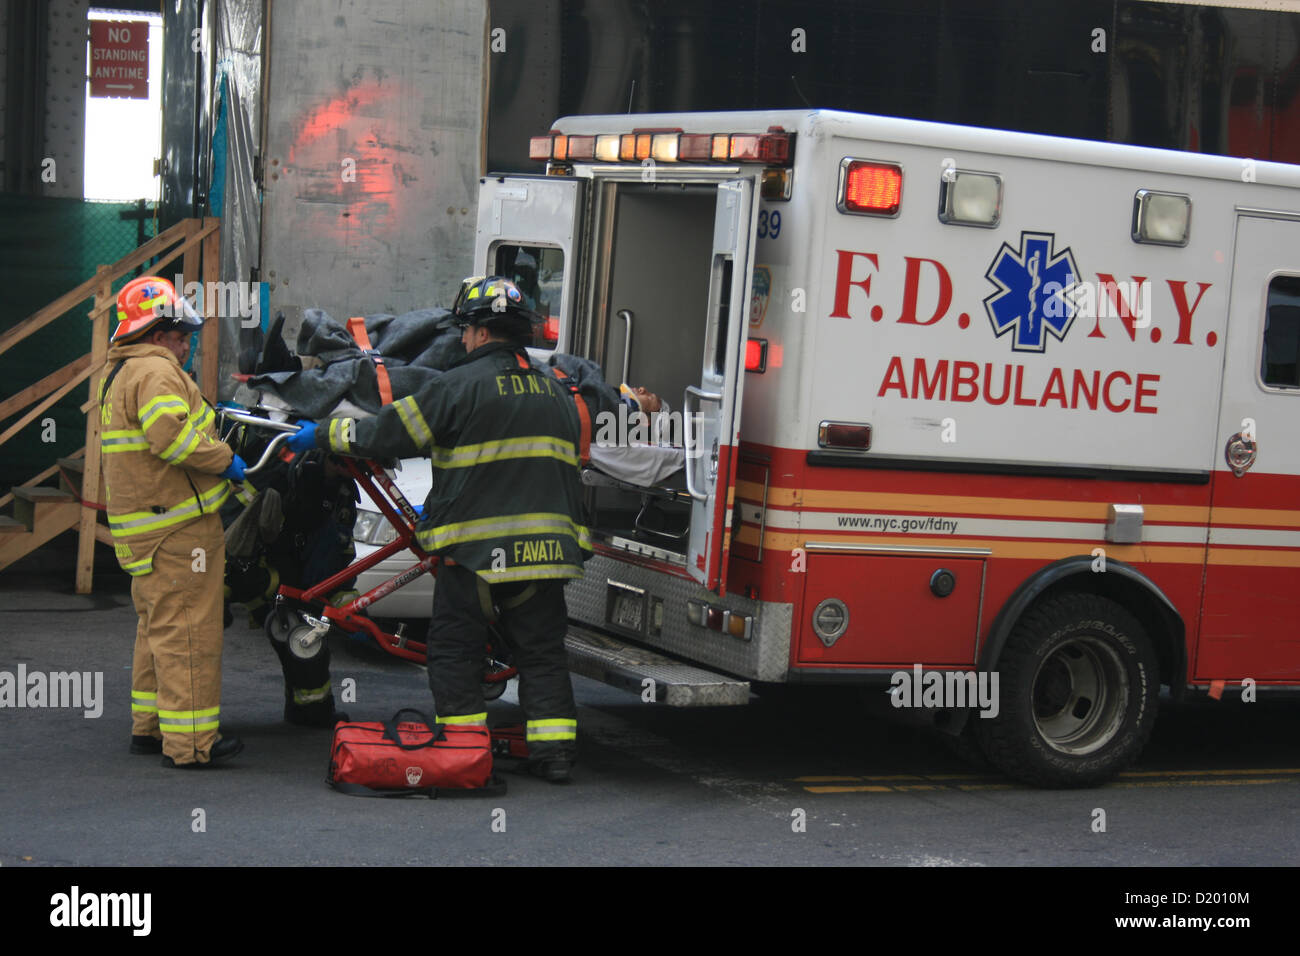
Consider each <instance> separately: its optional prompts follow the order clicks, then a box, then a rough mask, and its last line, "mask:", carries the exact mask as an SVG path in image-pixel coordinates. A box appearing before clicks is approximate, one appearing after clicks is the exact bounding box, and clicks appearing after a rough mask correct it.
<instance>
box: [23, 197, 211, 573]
mask: <svg viewBox="0 0 1300 956" xmlns="http://www.w3.org/2000/svg"><path fill="white" fill-rule="evenodd" d="M220 237H221V220H220V219H215V218H206V219H183V220H181V221H180V222H178V223H177V224H176V225H174V226H172V227H171V228H170V229H168V230H167V231H166V232H163V233H161V234H160V235H158V236H156V237H155V238H153V239H150V240H149V241H148V242H146V243H145V244H144V245H142V246H140V247H139V248H138V249H136V250H135V251H134V252H132V253H130V254H129V255H126V256H123V257H122V258H121V259H119V260H118V261H117V262H115V263H113V264H112V265H102V266H100V267H99V268H98V269H97V270H96V272H95V275H94V276H92V277H91V278H89V279H87V280H86V281H85V282H83V283H81V284H80V285H79V286H77V287H76V288H75V289H72V290H70V291H68V292H66V293H64V294H63V295H61V296H59V297H58V298H57V299H55V300H54V301H53V302H51V303H50V304H49V305H47V306H45V307H44V308H42V309H40V310H38V311H37V312H35V313H34V314H32V315H31V316H29V317H28V318H26V319H24V320H23V321H22V322H19V323H18V324H17V325H15V326H14V327H13V328H11V329H8V330H7V331H5V332H3V333H0V355H3V354H4V353H5V352H6V351H7V350H8V349H10V348H12V347H13V346H14V345H16V344H18V343H19V342H21V341H23V340H24V339H25V338H27V337H28V336H29V335H31V334H32V333H33V332H36V331H37V330H39V329H42V328H44V327H45V326H47V325H49V324H50V323H51V322H53V321H54V320H55V319H57V318H59V317H60V316H62V315H64V314H65V313H67V312H68V310H69V309H72V308H73V307H75V306H76V305H77V303H79V302H82V301H83V300H85V299H87V298H90V297H92V296H93V297H94V306H93V307H92V308H91V310H90V313H89V315H90V322H91V346H90V352H89V353H87V354H85V355H82V356H80V357H78V358H76V359H74V360H73V361H71V362H69V363H68V364H67V365H65V366H63V367H62V368H60V369H58V370H57V371H54V372H51V373H50V374H49V375H46V376H45V377H44V378H42V379H41V380H40V381H38V382H36V383H35V384H34V385H30V386H28V387H27V388H24V389H23V390H22V391H20V392H18V393H17V394H15V395H13V396H11V397H9V398H6V399H5V400H4V401H2V402H0V421H3V420H4V419H5V418H7V417H9V416H10V415H13V414H15V413H17V412H18V411H19V410H21V409H23V408H26V407H27V406H28V405H30V404H32V403H33V402H35V403H36V404H35V405H34V406H33V407H32V408H31V409H29V410H28V411H27V412H26V413H25V414H24V415H23V416H22V417H21V418H19V419H18V421H16V422H14V424H12V425H10V426H9V427H8V428H6V429H5V430H4V432H3V433H0V445H3V444H4V443H5V442H6V441H8V440H9V439H10V438H12V437H13V436H14V435H16V434H17V433H18V432H19V431H21V430H22V429H23V428H25V427H27V425H29V424H31V423H32V422H33V421H35V419H36V418H37V416H39V415H40V414H41V413H42V412H44V411H45V410H46V409H48V408H49V407H50V406H51V405H53V404H54V403H55V402H57V401H58V400H59V399H61V398H62V397H63V396H65V395H67V394H68V393H69V392H71V391H72V390H73V389H74V388H76V387H77V386H78V385H80V384H81V383H82V382H84V381H86V379H90V398H89V400H88V401H87V402H86V404H85V405H83V406H82V408H81V410H82V412H89V411H90V409H91V408H92V407H94V405H95V397H96V395H97V394H98V392H99V382H100V378H101V377H102V375H103V371H104V362H105V357H106V355H107V353H108V337H109V327H110V320H112V319H115V318H116V315H115V312H116V297H115V296H114V295H113V283H114V282H115V281H116V280H118V279H120V278H122V277H123V276H125V275H126V274H127V273H129V272H132V271H134V270H135V269H136V268H138V267H140V266H142V265H145V264H146V263H149V261H150V260H151V259H153V258H154V257H155V256H158V257H159V259H158V261H157V262H155V263H153V264H152V265H150V266H149V271H150V272H151V273H153V274H155V275H161V276H164V277H167V278H172V275H174V271H175V270H169V268H168V267H169V266H171V264H172V263H174V262H175V261H176V260H177V259H179V260H180V270H179V272H180V274H181V276H182V280H183V281H184V282H194V281H199V282H202V283H203V286H204V288H205V289H212V288H213V285H212V284H213V283H215V282H216V281H217V279H218V277H219V270H220V258H221V253H220V249H221V247H220V241H221V239H220ZM169 273H171V274H169ZM176 291H177V292H181V293H182V294H183V291H184V290H183V289H181V288H178V289H177V290H176ZM215 298H216V297H215V296H211V295H204V296H203V304H204V311H205V312H206V313H207V315H206V318H209V319H211V318H214V316H213V315H212V312H213V309H214V299H215ZM217 345H218V323H217V322H215V321H206V322H204V323H203V331H202V332H201V333H200V339H199V359H198V367H197V368H196V371H197V372H198V381H199V389H200V391H202V392H203V394H204V396H205V397H206V398H207V399H208V400H209V401H215V400H216V396H217ZM85 459H86V460H85V473H84V478H83V479H82V486H81V500H82V507H81V521H80V524H79V527H78V535H79V537H78V542H77V593H78V594H87V593H89V592H90V589H91V582H92V577H93V573H94V566H95V561H94V558H95V539H96V533H95V529H96V524H97V522H96V510H95V508H94V502H97V501H98V500H99V495H100V489H101V486H102V484H101V481H100V471H99V416H98V415H90V414H87V416H86V446H85ZM56 471H57V466H54V467H51V468H49V469H47V470H46V471H44V472H42V473H41V474H40V475H37V476H36V477H34V478H32V479H30V482H29V483H39V482H41V481H43V480H45V479H46V478H49V477H50V476H52V475H53V474H55V472H56ZM12 498H13V495H12V494H10V495H6V496H5V497H4V498H0V506H3V505H4V504H5V503H6V501H9V500H12Z"/></svg>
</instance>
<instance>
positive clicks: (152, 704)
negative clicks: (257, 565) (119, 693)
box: [131, 514, 226, 764]
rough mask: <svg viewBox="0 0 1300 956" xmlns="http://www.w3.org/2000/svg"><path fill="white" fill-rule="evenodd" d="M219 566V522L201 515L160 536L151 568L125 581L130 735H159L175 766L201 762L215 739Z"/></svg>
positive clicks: (222, 543) (222, 550)
mask: <svg viewBox="0 0 1300 956" xmlns="http://www.w3.org/2000/svg"><path fill="white" fill-rule="evenodd" d="M225 563H226V540H225V536H224V534H223V533H222V530H221V519H220V518H219V517H217V515H215V514H207V515H203V516H202V517H200V518H199V519H197V520H195V521H191V522H189V523H188V524H184V525H182V526H181V527H179V528H177V529H176V530H175V531H173V532H172V533H171V534H169V535H168V536H167V537H166V538H164V539H163V541H162V543H161V544H160V545H159V546H158V550H157V551H155V552H154V556H153V570H152V571H151V572H150V573H149V574H143V575H140V576H139V577H136V578H133V579H132V580H131V598H132V600H133V602H134V603H135V610H136V613H137V614H138V615H139V622H138V624H137V627H136V636H135V654H134V662H133V666H132V670H131V725H132V726H131V732H132V733H133V734H138V735H141V736H152V737H157V736H158V735H159V732H161V734H162V741H163V753H164V754H166V755H167V756H168V757H171V758H172V760H174V761H175V762H176V763H178V764H185V763H195V762H197V763H207V762H208V752H209V751H210V750H211V749H212V745H213V744H214V743H216V741H217V740H218V734H217V725H218V723H219V722H220V718H221V642H222V633H221V632H222V624H223V621H222V609H221V597H222V590H223V578H224V575H225Z"/></svg>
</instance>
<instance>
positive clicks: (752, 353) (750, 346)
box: [745, 339, 767, 372]
mask: <svg viewBox="0 0 1300 956" xmlns="http://www.w3.org/2000/svg"><path fill="white" fill-rule="evenodd" d="M766 369H767V339H750V340H748V341H747V342H746V343H745V371H746V372H762V371H765V370H766Z"/></svg>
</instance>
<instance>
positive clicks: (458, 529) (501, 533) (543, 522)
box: [416, 512, 591, 551]
mask: <svg viewBox="0 0 1300 956" xmlns="http://www.w3.org/2000/svg"><path fill="white" fill-rule="evenodd" d="M524 534H567V535H572V536H573V537H575V538H577V539H578V543H579V545H581V546H582V547H584V548H587V547H588V546H589V545H590V544H591V538H590V535H589V533H588V531H587V529H586V528H584V527H583V526H582V525H580V524H575V523H574V521H573V519H571V518H570V517H569V516H568V515H562V514H553V513H549V512H534V513H531V514H521V515H506V516H503V517H493V518H479V519H477V520H475V521H458V522H454V523H452V524H444V525H440V526H438V527H437V528H426V529H424V530H422V531H419V532H417V535H416V536H417V537H418V538H419V540H420V544H421V546H423V547H424V549H425V550H426V551H427V550H430V549H437V548H445V547H447V546H448V545H452V544H463V543H464V542H466V541H483V540H485V539H488V538H503V537H510V536H518V535H524Z"/></svg>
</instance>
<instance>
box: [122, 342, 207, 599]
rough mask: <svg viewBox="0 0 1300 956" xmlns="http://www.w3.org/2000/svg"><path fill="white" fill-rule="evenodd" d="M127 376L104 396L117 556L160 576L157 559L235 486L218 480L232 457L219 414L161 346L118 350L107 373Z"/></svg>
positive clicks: (127, 565)
mask: <svg viewBox="0 0 1300 956" xmlns="http://www.w3.org/2000/svg"><path fill="white" fill-rule="evenodd" d="M121 360H125V361H124V362H123V364H122V368H121V370H120V371H119V372H118V373H117V374H116V375H115V376H114V377H113V381H112V382H111V383H110V384H109V388H108V394H107V395H105V394H103V389H102V386H101V394H100V395H99V396H98V397H99V398H100V399H101V401H100V404H99V408H98V414H99V416H100V425H101V428H102V430H101V433H100V451H101V452H102V462H103V469H104V497H105V501H106V502H107V508H108V527H109V530H110V531H111V532H112V533H113V540H114V552H115V553H116V554H117V560H118V563H119V564H121V566H122V569H123V570H124V571H126V572H127V573H128V574H131V575H140V574H148V573H149V572H150V571H152V570H153V553H154V551H155V550H156V549H157V547H158V544H159V542H161V541H162V540H163V538H165V537H167V535H168V534H170V533H171V532H172V531H174V530H176V528H178V527H180V526H181V525H183V524H186V523H187V522H190V521H193V520H194V519H196V518H199V517H201V516H202V515H204V514H210V513H212V512H214V511H216V510H217V509H218V508H220V507H221V503H222V502H223V501H225V500H226V498H227V497H228V496H229V495H230V482H228V481H227V480H226V479H224V478H221V477H219V475H220V474H221V472H223V471H225V470H226V468H227V467H229V465H230V461H231V458H232V457H233V452H232V451H231V449H230V446H229V445H227V444H225V443H224V442H223V441H221V438H220V436H219V435H218V434H217V424H216V413H215V412H213V410H212V407H211V406H210V405H208V403H207V402H205V401H204V399H203V396H202V394H201V393H200V392H199V388H198V386H197V385H196V384H194V380H193V379H191V378H190V377H189V376H188V375H186V374H185V372H184V371H183V370H182V369H181V366H180V363H179V362H177V361H176V357H175V356H174V355H173V354H172V353H171V352H170V351H168V350H167V349H165V348H163V347H162V346H161V345H147V344H143V343H138V342H137V343H131V344H126V345H114V346H112V347H111V348H110V349H109V351H108V362H107V365H106V367H105V369H104V377H105V379H106V378H107V376H108V373H109V372H111V371H112V369H113V368H114V367H115V366H116V365H117V363H118V362H119V361H121Z"/></svg>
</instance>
